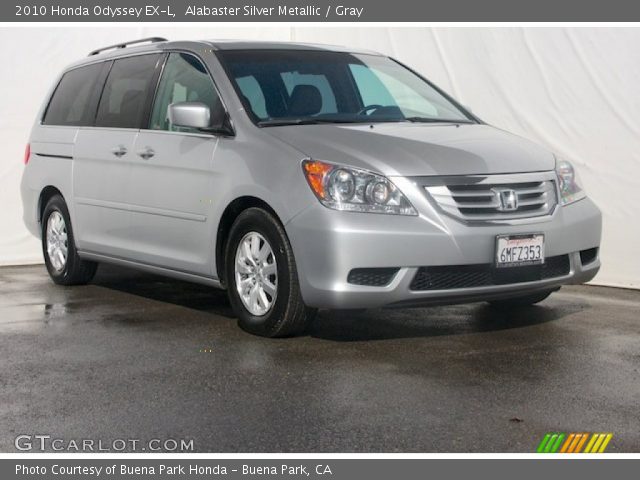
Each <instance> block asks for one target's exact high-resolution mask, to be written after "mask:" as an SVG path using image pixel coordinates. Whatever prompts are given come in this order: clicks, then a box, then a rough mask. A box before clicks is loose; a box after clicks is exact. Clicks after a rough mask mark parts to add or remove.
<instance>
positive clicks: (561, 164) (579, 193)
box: [556, 158, 587, 205]
mask: <svg viewBox="0 0 640 480" xmlns="http://www.w3.org/2000/svg"><path fill="white" fill-rule="evenodd" d="M556 175H557V176H558V187H559V188H560V203H561V204H562V205H569V204H570V203H573V202H577V201H578V200H582V199H583V198H584V197H586V196H587V195H586V193H585V191H584V190H583V189H582V187H581V186H580V183H581V182H580V180H579V178H578V173H577V172H576V170H575V168H573V165H571V163H569V162H568V161H567V160H561V159H558V158H557V159H556Z"/></svg>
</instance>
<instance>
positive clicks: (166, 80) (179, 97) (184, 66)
mask: <svg viewBox="0 0 640 480" xmlns="http://www.w3.org/2000/svg"><path fill="white" fill-rule="evenodd" d="M178 102H200V103H204V104H205V105H207V106H208V107H209V110H210V112H211V118H218V116H219V113H220V112H221V110H223V108H224V107H223V106H222V102H221V101H220V97H219V96H218V93H217V92H216V89H215V87H214V85H213V81H212V80H211V77H210V76H209V73H208V72H207V70H206V68H205V67H204V65H203V64H202V62H200V60H198V59H197V58H196V57H194V56H193V55H189V54H186V53H171V54H170V55H169V58H168V59H167V63H166V64H165V66H164V70H163V73H162V79H161V80H160V85H159V87H158V93H157V95H156V99H155V102H154V105H153V111H152V113H151V121H150V126H149V128H151V129H152V130H167V131H179V132H196V131H197V130H194V129H192V128H185V127H179V126H176V125H172V124H171V123H170V122H169V114H168V110H169V105H171V104H172V103H178Z"/></svg>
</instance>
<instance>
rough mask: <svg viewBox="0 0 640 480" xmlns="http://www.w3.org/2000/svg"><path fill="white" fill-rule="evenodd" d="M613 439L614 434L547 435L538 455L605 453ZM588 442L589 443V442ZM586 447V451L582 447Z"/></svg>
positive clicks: (556, 433) (538, 450) (553, 433)
mask: <svg viewBox="0 0 640 480" xmlns="http://www.w3.org/2000/svg"><path fill="white" fill-rule="evenodd" d="M612 438H613V434H612V433H593V434H589V433H569V434H566V433H559V432H549V433H547V434H545V436H544V437H543V438H542V441H541V442H540V444H539V445H538V448H537V449H536V452H537V453H580V452H583V453H603V452H604V451H605V450H606V448H607V446H608V445H609V442H610V441H611V439H612ZM587 440H588V442H587ZM585 443H586V447H585V448H584V451H583V450H582V447H584V445H585Z"/></svg>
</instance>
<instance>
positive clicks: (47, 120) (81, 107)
mask: <svg viewBox="0 0 640 480" xmlns="http://www.w3.org/2000/svg"><path fill="white" fill-rule="evenodd" d="M103 66H104V64H103V63H97V64H94V65H89V66H87V67H80V68H76V69H74V70H71V71H69V72H67V73H65V74H64V75H63V77H62V79H61V80H60V83H59V84H58V86H57V87H56V90H55V92H54V94H53V97H52V98H51V101H50V102H49V106H48V107H47V111H46V113H45V115H44V119H43V121H42V123H44V124H45V125H73V126H83V125H92V124H93V117H94V116H95V113H96V104H97V102H98V96H99V95H100V87H101V86H102V85H101V84H100V83H101V82H100V78H102V76H101V75H100V73H101V72H102V68H103Z"/></svg>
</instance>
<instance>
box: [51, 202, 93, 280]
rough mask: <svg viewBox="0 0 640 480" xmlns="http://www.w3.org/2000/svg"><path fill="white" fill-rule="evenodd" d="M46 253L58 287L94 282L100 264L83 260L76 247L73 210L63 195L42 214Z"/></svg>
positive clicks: (52, 276)
mask: <svg viewBox="0 0 640 480" xmlns="http://www.w3.org/2000/svg"><path fill="white" fill-rule="evenodd" d="M42 253H43V254H44V263H45V265H46V267H47V271H48V272H49V276H50V277H51V279H52V280H53V281H54V282H55V283H57V284H58V285H81V284H85V283H88V282H89V281H91V279H92V278H93V276H94V275H95V273H96V269H97V268H98V264H97V263H95V262H88V261H86V260H82V259H81V258H80V257H79V256H78V252H77V250H76V246H75V243H74V237H73V229H72V228H71V220H70V219H69V210H68V209H67V205H66V203H65V201H64V199H63V198H62V197H61V196H60V195H54V196H53V197H51V199H49V201H48V202H47V205H46V206H45V207H44V212H43V214H42Z"/></svg>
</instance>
